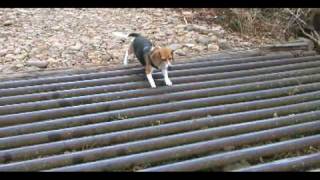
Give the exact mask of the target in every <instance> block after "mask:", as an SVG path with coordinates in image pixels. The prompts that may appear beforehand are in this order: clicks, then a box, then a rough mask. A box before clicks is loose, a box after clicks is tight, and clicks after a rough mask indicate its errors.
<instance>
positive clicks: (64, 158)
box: [0, 111, 320, 171]
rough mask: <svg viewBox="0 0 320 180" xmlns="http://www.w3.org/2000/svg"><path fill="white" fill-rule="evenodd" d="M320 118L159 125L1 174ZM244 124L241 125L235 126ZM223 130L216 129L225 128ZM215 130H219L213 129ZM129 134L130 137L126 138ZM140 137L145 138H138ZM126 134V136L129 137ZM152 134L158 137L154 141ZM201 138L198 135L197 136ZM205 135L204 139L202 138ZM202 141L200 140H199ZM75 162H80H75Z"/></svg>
mask: <svg viewBox="0 0 320 180" xmlns="http://www.w3.org/2000/svg"><path fill="white" fill-rule="evenodd" d="M319 117H320V111H315V112H307V113H302V114H297V115H295V116H285V117H279V118H271V119H265V120H259V121H250V122H241V121H236V120H238V119H235V118H233V119H223V120H222V119H221V120H220V121H219V119H217V118H214V117H209V118H202V119H197V120H188V121H183V122H177V123H170V124H164V125H159V126H155V127H147V128H140V129H136V130H131V131H124V132H118V133H116V134H114V135H115V136H123V137H125V138H128V137H130V138H132V137H133V136H141V135H144V136H145V137H144V140H141V141H136V142H129V143H125V144H120V145H115V146H111V147H110V146H107V147H102V148H96V149H90V150H84V151H80V152H74V153H70V154H61V155H55V156H50V157H45V158H40V159H34V160H29V161H22V162H15V163H10V164H4V165H0V171H8V170H10V171H38V170H43V169H49V168H56V167H61V166H66V165H73V164H75V163H80V162H81V163H84V162H89V161H97V160H100V159H105V158H110V157H114V156H119V155H122V156H123V155H128V154H133V153H140V152H144V151H150V150H156V149H161V148H167V147H170V146H178V145H182V144H187V143H194V142H196V141H200V140H210V139H212V137H216V138H217V137H222V136H223V137H224V136H232V135H237V134H242V133H248V132H252V131H261V130H265V129H271V128H276V127H282V126H288V125H292V124H298V123H303V122H310V121H313V120H317V118H319ZM234 123H241V124H234ZM222 125H227V126H223V127H216V126H222ZM203 127H208V128H211V129H206V130H200V131H195V132H191V133H190V132H188V133H182V134H179V135H173V136H172V135H168V134H173V133H175V134H177V133H181V132H185V131H191V130H198V129H201V128H203ZM212 127H216V128H213V129H212ZM126 133H128V134H126ZM137 133H140V134H141V135H137ZM125 134H126V135H125ZM150 134H156V136H163V135H167V136H165V137H158V138H153V139H147V138H150ZM196 134H198V135H196ZM201 134H202V135H201ZM199 138H200V139H199ZM75 160H78V161H77V162H75Z"/></svg>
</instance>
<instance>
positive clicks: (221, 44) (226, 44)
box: [218, 39, 232, 50]
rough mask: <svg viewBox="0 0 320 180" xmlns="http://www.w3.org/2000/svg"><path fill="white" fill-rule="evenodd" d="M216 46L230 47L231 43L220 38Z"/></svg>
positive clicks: (224, 48) (223, 48)
mask: <svg viewBox="0 0 320 180" xmlns="http://www.w3.org/2000/svg"><path fill="white" fill-rule="evenodd" d="M218 46H219V47H220V49H222V50H227V49H232V47H231V45H230V44H229V43H228V41H227V40H226V39H220V40H219V41H218Z"/></svg>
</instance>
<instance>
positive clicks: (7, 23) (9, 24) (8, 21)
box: [3, 20, 13, 26]
mask: <svg viewBox="0 0 320 180" xmlns="http://www.w3.org/2000/svg"><path fill="white" fill-rule="evenodd" d="M12 24H13V22H12V21H10V20H7V21H5V22H4V23H3V26H11V25H12Z"/></svg>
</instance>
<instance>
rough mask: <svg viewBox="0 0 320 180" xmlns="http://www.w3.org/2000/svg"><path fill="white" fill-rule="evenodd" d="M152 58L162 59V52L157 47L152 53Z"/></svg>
mask: <svg viewBox="0 0 320 180" xmlns="http://www.w3.org/2000/svg"><path fill="white" fill-rule="evenodd" d="M151 58H152V59H161V53H160V49H159V48H156V49H155V50H154V51H153V52H152V54H151Z"/></svg>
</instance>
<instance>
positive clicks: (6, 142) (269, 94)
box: [0, 83, 320, 149]
mask: <svg viewBox="0 0 320 180" xmlns="http://www.w3.org/2000/svg"><path fill="white" fill-rule="evenodd" d="M319 85H320V83H316V84H312V85H311V86H310V85H307V86H302V87H299V86H296V87H290V88H278V89H271V90H262V91H255V92H249V93H240V94H231V95H224V96H222V97H221V96H215V97H213V98H212V99H215V100H216V101H215V105H219V104H228V103H237V102H243V101H250V100H256V99H264V98H274V97H279V96H286V95H288V94H290V92H293V91H295V90H296V89H299V93H305V92H309V91H315V90H320V86H319ZM255 86H256V85H255ZM206 93H208V94H207V95H208V96H211V95H210V91H208V92H206ZM296 93H297V92H296ZM185 94H186V95H187V96H190V97H192V96H193V94H189V93H187V92H186V93H185ZM195 94H199V93H195ZM319 94H320V92H319ZM182 95H184V94H182ZM257 97H258V98H257ZM162 98H164V99H166V98H167V97H162ZM155 99H157V98H156V97H151V98H150V100H151V101H154V100H155ZM169 100H170V96H169V97H168V101H169ZM171 100H176V99H174V98H172V99H171ZM137 101H138V100H135V101H133V102H137ZM141 101H143V100H141ZM158 103H159V102H158ZM121 105H125V106H128V105H130V103H121ZM96 108H99V107H98V106H96ZM117 109H121V107H118V108H117ZM100 127H103V126H100ZM96 128H97V127H96V126H93V127H92V128H91V127H90V125H88V126H86V127H85V128H80V129H81V130H80V131H70V128H69V129H68V130H55V131H47V132H40V133H33V134H26V135H19V136H14V137H6V138H0V149H8V148H15V147H20V146H27V145H34V144H40V143H47V142H51V141H56V140H61V139H69V138H75V137H79V136H88V135H94V134H97V130H96ZM71 129H72V128H71ZM75 129H77V128H75ZM99 133H105V132H103V131H102V132H101V131H100V132H99ZM52 136H56V137H59V138H58V139H56V140H55V139H50V138H49V137H52ZM130 138H134V136H130Z"/></svg>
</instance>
